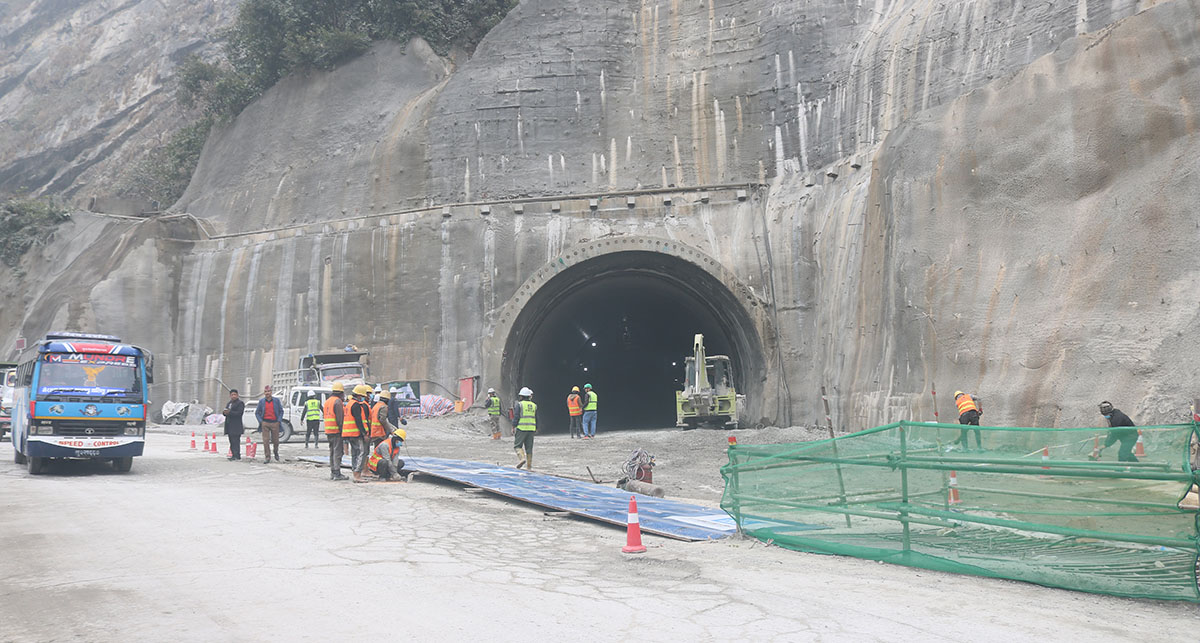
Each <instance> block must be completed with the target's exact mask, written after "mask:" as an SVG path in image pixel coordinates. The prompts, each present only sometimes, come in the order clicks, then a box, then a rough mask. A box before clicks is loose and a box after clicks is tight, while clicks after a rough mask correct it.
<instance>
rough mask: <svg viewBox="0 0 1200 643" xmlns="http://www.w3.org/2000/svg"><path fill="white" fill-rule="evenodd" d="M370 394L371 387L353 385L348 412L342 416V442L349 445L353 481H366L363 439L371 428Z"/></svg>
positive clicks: (365, 457) (365, 458)
mask: <svg viewBox="0 0 1200 643" xmlns="http://www.w3.org/2000/svg"><path fill="white" fill-rule="evenodd" d="M370 394H371V387H369V386H367V385H366V384H359V385H358V386H355V387H354V392H353V400H352V401H351V402H350V412H349V413H346V414H345V416H344V417H343V418H342V442H346V443H348V444H349V445H350V467H351V468H352V469H353V476H354V481H355V482H366V480H363V479H362V472H363V469H365V468H366V466H367V454H366V453H365V451H366V449H365V446H366V444H365V442H364V439H365V437H366V436H367V435H368V434H369V432H370V430H371V408H370V407H369V406H367V396H368V395H370Z"/></svg>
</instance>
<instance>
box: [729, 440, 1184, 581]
mask: <svg viewBox="0 0 1200 643" xmlns="http://www.w3.org/2000/svg"><path fill="white" fill-rule="evenodd" d="M975 428H976V427H971V429H972V433H971V434H970V435H969V438H970V444H971V445H975V444H976V436H975V435H974V433H973V430H974V429H975ZM978 428H979V431H980V436H979V437H981V438H982V443H983V444H982V447H976V448H974V449H969V450H968V449H964V448H963V447H962V445H961V443H959V442H958V440H959V439H960V437H961V433H960V431H961V429H962V427H961V426H960V425H957V424H934V423H913V422H899V423H896V424H889V425H886V426H881V427H878V428H875V429H870V430H867V431H862V432H859V433H854V434H851V435H846V436H841V437H838V438H836V439H830V440H823V441H820V442H809V443H801V444H774V445H735V446H731V447H730V448H729V464H727V465H725V466H724V467H722V468H721V473H722V475H723V476H724V478H725V494H724V496H723V498H722V501H721V506H722V508H724V509H725V511H726V512H728V513H729V514H730V515H731V516H732V517H733V519H734V520H735V521H736V522H737V524H738V527H739V529H740V530H741V531H742V532H743V533H745V534H747V535H749V536H751V537H754V538H757V539H759V540H762V541H764V542H771V543H774V544H776V545H780V546H782V547H787V548H790V549H796V550H800V551H808V552H816V553H826V554H842V555H847V556H855V557H858V558H867V559H871V560H879V561H885V562H889V563H897V564H901V565H909V566H912V567H921V568H925V569H934V570H942V571H948V572H958V573H963V574H975V575H979V576H989V577H995V578H1009V579H1014V580H1022V581H1028V582H1032V583H1038V584H1041V585H1048V586H1052V587H1062V588H1067V589H1075V590H1081V591H1087V592H1099V593H1104V594H1113V595H1117V596H1131V597H1141V598H1157V599H1174V600H1188V601H1200V589H1198V587H1197V558H1198V556H1200V541H1198V538H1197V535H1198V527H1200V513H1198V511H1197V506H1196V504H1197V502H1196V498H1197V495H1196V493H1195V489H1196V488H1197V487H1195V486H1194V485H1196V483H1197V480H1198V476H1197V475H1196V473H1195V470H1196V459H1195V455H1194V454H1195V451H1196V447H1195V444H1196V440H1197V425H1195V424H1186V425H1162V426H1145V427H1137V430H1138V431H1139V433H1138V437H1139V442H1140V444H1136V445H1134V446H1132V448H1131V450H1132V451H1133V452H1134V453H1135V454H1137V455H1136V456H1135V457H1136V459H1137V460H1138V461H1137V462H1131V461H1126V462H1119V461H1118V460H1117V458H1118V451H1119V449H1120V447H1121V444H1120V442H1116V443H1114V444H1112V445H1111V446H1108V447H1107V448H1105V447H1104V445H1105V442H1106V440H1107V438H1108V435H1109V429H1107V428H1094V429H1042V428H1010V427H978ZM1127 437H1131V436H1129V435H1128V434H1127Z"/></svg>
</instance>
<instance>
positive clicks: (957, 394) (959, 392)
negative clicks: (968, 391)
mask: <svg viewBox="0 0 1200 643" xmlns="http://www.w3.org/2000/svg"><path fill="white" fill-rule="evenodd" d="M962 394H963V392H962V391H955V392H954V397H958V396H959V395H962Z"/></svg>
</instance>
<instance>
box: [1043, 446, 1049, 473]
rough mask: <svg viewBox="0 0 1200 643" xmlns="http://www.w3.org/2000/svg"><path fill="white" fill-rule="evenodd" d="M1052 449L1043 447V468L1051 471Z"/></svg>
mask: <svg viewBox="0 0 1200 643" xmlns="http://www.w3.org/2000/svg"><path fill="white" fill-rule="evenodd" d="M1049 462H1050V447H1042V468H1043V469H1049V468H1050V465H1049Z"/></svg>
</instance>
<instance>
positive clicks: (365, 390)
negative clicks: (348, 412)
mask: <svg viewBox="0 0 1200 643" xmlns="http://www.w3.org/2000/svg"><path fill="white" fill-rule="evenodd" d="M354 394H355V395H370V394H371V387H370V386H367V385H366V384H359V385H358V386H355V387H354Z"/></svg>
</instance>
